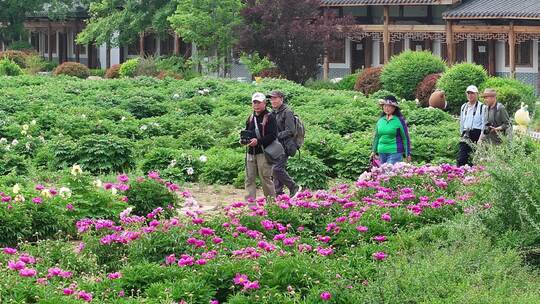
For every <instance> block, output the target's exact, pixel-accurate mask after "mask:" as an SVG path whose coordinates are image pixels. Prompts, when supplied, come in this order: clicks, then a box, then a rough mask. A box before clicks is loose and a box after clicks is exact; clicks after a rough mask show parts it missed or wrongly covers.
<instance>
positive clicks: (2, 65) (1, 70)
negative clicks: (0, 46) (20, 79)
mask: <svg viewBox="0 0 540 304" xmlns="http://www.w3.org/2000/svg"><path fill="white" fill-rule="evenodd" d="M22 73H23V71H22V69H21V68H20V67H19V66H18V65H17V64H16V63H15V62H13V61H11V60H10V59H7V58H4V59H1V60H0V76H19V75H21V74H22Z"/></svg>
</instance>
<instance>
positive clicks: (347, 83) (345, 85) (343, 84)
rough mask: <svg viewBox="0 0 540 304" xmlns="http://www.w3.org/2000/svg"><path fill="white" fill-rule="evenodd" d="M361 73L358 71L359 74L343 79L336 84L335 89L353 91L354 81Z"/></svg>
mask: <svg viewBox="0 0 540 304" xmlns="http://www.w3.org/2000/svg"><path fill="white" fill-rule="evenodd" d="M361 73H362V72H361V71H360V72H356V73H353V74H349V75H347V76H345V77H343V79H341V81H339V82H338V83H337V87H336V89H338V90H349V91H352V90H354V85H355V84H356V80H357V79H358V76H360V74H361Z"/></svg>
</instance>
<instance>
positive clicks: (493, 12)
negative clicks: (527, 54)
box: [443, 0, 540, 19]
mask: <svg viewBox="0 0 540 304" xmlns="http://www.w3.org/2000/svg"><path fill="white" fill-rule="evenodd" d="M443 18H445V19H540V0H469V1H464V3H463V4H461V5H459V6H458V7H456V8H454V9H451V10H449V11H447V12H444V13H443Z"/></svg>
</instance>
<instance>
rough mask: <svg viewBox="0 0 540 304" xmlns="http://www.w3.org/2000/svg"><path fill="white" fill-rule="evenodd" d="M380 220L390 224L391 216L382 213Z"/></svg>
mask: <svg viewBox="0 0 540 304" xmlns="http://www.w3.org/2000/svg"><path fill="white" fill-rule="evenodd" d="M381 220H383V221H385V222H390V221H391V220H392V216H390V213H383V214H382V215H381Z"/></svg>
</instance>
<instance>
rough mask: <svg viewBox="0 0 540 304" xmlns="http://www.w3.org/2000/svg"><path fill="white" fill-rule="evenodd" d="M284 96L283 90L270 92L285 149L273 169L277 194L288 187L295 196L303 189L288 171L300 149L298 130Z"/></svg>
mask: <svg viewBox="0 0 540 304" xmlns="http://www.w3.org/2000/svg"><path fill="white" fill-rule="evenodd" d="M284 98H285V95H284V94H283V93H282V92H281V91H272V92H270V102H271V103H272V113H273V114H274V115H275V117H276V122H277V138H278V140H279V142H280V143H281V145H282V146H283V148H284V149H285V154H284V155H283V156H281V157H280V158H278V159H277V160H276V161H275V162H274V164H273V169H272V171H273V175H274V189H275V191H276V195H281V194H284V192H283V189H284V188H285V187H287V188H288V189H289V193H290V196H291V197H293V196H295V195H296V193H298V192H299V191H300V190H301V187H300V186H299V185H297V184H296V183H295V182H294V180H293V179H292V178H291V177H290V176H289V173H287V161H288V160H289V157H292V156H294V155H295V154H296V151H297V150H298V146H297V144H296V141H295V139H294V137H295V135H296V132H297V130H296V123H295V117H294V113H293V112H292V111H291V109H289V107H288V106H287V105H286V104H285V100H284Z"/></svg>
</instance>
